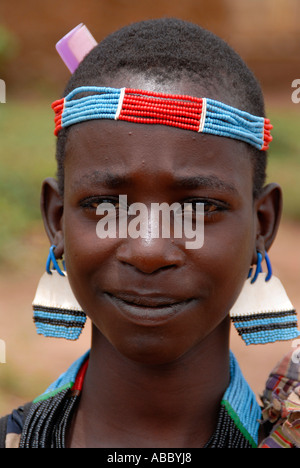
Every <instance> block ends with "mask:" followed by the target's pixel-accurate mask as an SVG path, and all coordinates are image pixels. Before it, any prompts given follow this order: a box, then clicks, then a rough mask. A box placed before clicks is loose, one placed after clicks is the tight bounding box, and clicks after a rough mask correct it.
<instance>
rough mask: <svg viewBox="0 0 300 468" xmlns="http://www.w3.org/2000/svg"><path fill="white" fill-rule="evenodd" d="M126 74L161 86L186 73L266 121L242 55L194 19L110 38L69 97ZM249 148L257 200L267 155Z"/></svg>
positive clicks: (152, 23) (152, 24) (75, 79)
mask: <svg viewBox="0 0 300 468" xmlns="http://www.w3.org/2000/svg"><path fill="white" fill-rule="evenodd" d="M122 71H131V72H133V73H142V74H147V75H148V76H151V77H155V78H156V80H157V81H161V82H163V81H165V80H168V81H170V80H176V79H179V78H180V77H182V76H183V75H185V76H187V77H188V78H189V79H190V80H191V81H194V82H195V83H201V84H202V85H204V86H205V89H206V91H207V95H206V96H205V97H207V98H208V97H212V98H214V90H216V89H217V88H218V89H221V90H222V93H223V94H224V98H223V99H222V101H223V102H224V103H225V104H229V105H231V106H234V107H237V108H238V109H241V110H244V111H247V112H250V113H251V114H254V115H257V116H261V117H265V109H264V98H263V94H262V90H261V87H260V84H259V82H258V81H257V79H256V78H255V76H254V74H253V73H252V71H251V70H250V69H249V68H248V66H247V65H246V64H245V62H244V61H243V60H242V59H241V57H240V56H239V55H238V54H237V53H236V52H235V51H234V50H233V49H232V47H230V46H229V45H228V44H227V43H226V42H225V41H224V40H222V39H221V38H220V37H218V36H216V35H215V34H213V33H212V32H210V31H208V30H206V29H204V28H202V27H200V26H198V25H197V24H194V23H191V22H188V21H184V20H180V19H176V18H161V19H153V20H147V21H141V22H138V23H133V24H131V25H128V26H125V27H123V28H121V29H119V30H118V31H116V32H114V33H112V34H110V35H109V36H107V37H106V38H105V39H103V40H102V41H101V42H100V43H99V44H98V45H97V46H96V47H95V48H94V49H93V50H92V51H91V52H90V53H89V54H88V55H87V56H86V57H85V58H84V60H83V61H82V62H81V64H80V65H79V67H78V68H77V69H76V71H75V72H74V74H73V75H72V77H71V78H70V80H69V82H68V84H67V86H66V88H65V90H64V93H63V95H64V96H66V95H67V94H68V93H69V92H70V91H72V90H73V89H75V88H77V87H79V86H96V85H97V86H101V85H104V86H109V79H110V78H112V77H113V76H116V75H118V74H119V73H122ZM124 86H126V83H125V84H124ZM199 97H203V96H199ZM67 134H68V129H62V130H61V131H60V132H59V136H58V139H57V150H56V159H57V165H58V171H57V177H58V182H59V187H60V191H61V193H63V190H64V154H65V145H66V139H67ZM248 146H249V151H250V153H251V157H252V160H253V167H254V180H253V195H254V197H257V196H258V195H259V193H260V192H261V189H262V187H263V185H264V183H265V178H266V162H267V155H266V152H265V151H260V150H257V149H256V148H254V147H252V146H250V145H248Z"/></svg>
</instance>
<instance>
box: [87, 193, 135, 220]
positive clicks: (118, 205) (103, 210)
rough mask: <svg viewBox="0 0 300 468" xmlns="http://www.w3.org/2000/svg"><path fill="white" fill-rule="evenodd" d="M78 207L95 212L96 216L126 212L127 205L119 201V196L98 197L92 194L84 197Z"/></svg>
mask: <svg viewBox="0 0 300 468" xmlns="http://www.w3.org/2000/svg"><path fill="white" fill-rule="evenodd" d="M79 205H80V207H81V208H82V209H83V210H84V211H87V212H89V213H92V214H95V215H96V214H97V215H98V216H99V215H100V216H101V215H104V214H106V215H107V214H108V215H109V214H110V213H111V214H117V215H118V216H119V215H120V214H122V213H123V214H126V213H127V209H128V208H127V205H126V204H124V203H122V201H121V202H120V199H119V197H99V196H92V197H87V198H84V199H83V200H81V201H80V203H79Z"/></svg>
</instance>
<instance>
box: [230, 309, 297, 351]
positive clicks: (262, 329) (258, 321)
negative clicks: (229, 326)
mask: <svg viewBox="0 0 300 468" xmlns="http://www.w3.org/2000/svg"><path fill="white" fill-rule="evenodd" d="M231 319H232V321H233V323H234V326H235V328H236V330H237V332H238V334H239V335H240V336H241V337H242V339H243V340H244V341H245V343H246V344H247V345H251V344H265V343H274V342H275V341H282V340H292V339H295V338H297V337H299V331H298V329H297V314H296V311H295V310H290V311H286V312H274V313H271V312H270V313H260V314H253V315H248V316H239V317H231Z"/></svg>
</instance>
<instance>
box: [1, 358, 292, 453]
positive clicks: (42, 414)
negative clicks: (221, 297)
mask: <svg viewBox="0 0 300 468" xmlns="http://www.w3.org/2000/svg"><path fill="white" fill-rule="evenodd" d="M88 356H89V353H86V354H85V355H84V356H82V357H81V358H80V359H79V360H77V361H76V362H75V363H74V364H73V365H72V366H71V367H70V369H69V370H68V371H67V372H66V373H64V374H62V376H61V377H60V378H59V379H58V380H57V381H56V382H54V383H53V384H52V385H51V386H50V387H49V388H48V389H47V391H46V392H45V393H44V394H42V395H41V396H40V397H38V398H37V399H36V400H34V401H33V403H32V404H30V405H26V406H25V407H22V408H19V409H18V410H15V411H13V412H12V414H10V415H9V416H7V417H6V418H3V419H2V420H0V438H1V439H3V441H4V442H2V440H1V441H0V447H2V446H5V447H6V448H19V447H20V448H34V447H40V448H43V447H44V448H47V447H49V448H65V434H66V429H67V427H68V425H69V423H70V421H71V418H72V416H73V414H74V410H75V408H76V405H77V403H78V401H79V398H80V393H81V388H82V384H83V381H84V376H85V371H86V368H87V366H88ZM294 361H295V352H294V353H290V354H289V355H287V356H285V357H284V359H283V360H282V361H281V362H280V363H279V364H278V365H277V366H276V368H275V369H274V370H273V371H272V373H271V374H270V377H269V379H268V381H267V385H266V389H265V391H264V394H263V397H262V401H263V408H260V407H259V405H258V404H257V403H256V399H255V396H254V394H253V392H252V391H251V389H250V387H249V386H248V384H247V382H246V381H245V379H244V378H243V376H242V374H241V371H240V368H239V366H238V363H237V361H236V359H235V357H234V356H233V354H232V353H231V355H230V370H231V382H230V385H229V387H228V389H227V390H226V392H225V394H224V396H223V399H222V402H221V407H220V412H219V417H218V422H217V426H216V430H215V433H214V434H213V436H212V438H211V439H210V441H209V442H208V443H207V444H206V445H205V447H204V448H275V447H276V448H297V447H300V392H299V389H300V364H299V361H298V363H297V362H296V363H295V362H294ZM261 424H262V427H263V428H264V429H265V431H264V432H265V433H268V435H267V437H266V438H265V439H264V440H263V442H261V443H258V433H259V430H260V428H261ZM1 427H2V433H3V434H2V437H1ZM267 428H268V429H267ZM270 428H271V429H270Z"/></svg>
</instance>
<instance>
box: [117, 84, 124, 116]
mask: <svg viewBox="0 0 300 468" xmlns="http://www.w3.org/2000/svg"><path fill="white" fill-rule="evenodd" d="M125 89H126V88H121V93H120V97H119V104H118V108H117V112H116V115H115V120H118V119H119V116H120V113H121V110H122V106H123V101H124V96H125Z"/></svg>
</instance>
